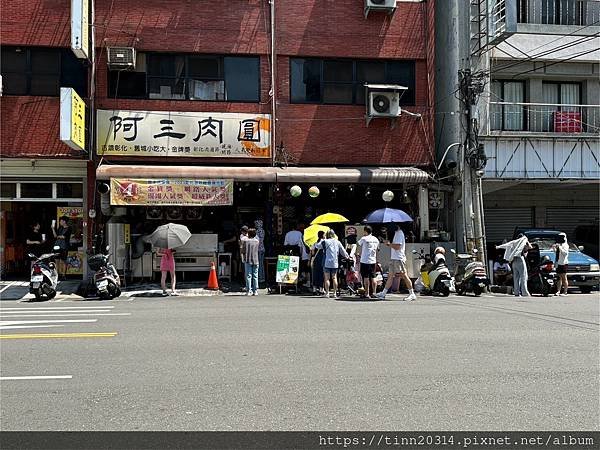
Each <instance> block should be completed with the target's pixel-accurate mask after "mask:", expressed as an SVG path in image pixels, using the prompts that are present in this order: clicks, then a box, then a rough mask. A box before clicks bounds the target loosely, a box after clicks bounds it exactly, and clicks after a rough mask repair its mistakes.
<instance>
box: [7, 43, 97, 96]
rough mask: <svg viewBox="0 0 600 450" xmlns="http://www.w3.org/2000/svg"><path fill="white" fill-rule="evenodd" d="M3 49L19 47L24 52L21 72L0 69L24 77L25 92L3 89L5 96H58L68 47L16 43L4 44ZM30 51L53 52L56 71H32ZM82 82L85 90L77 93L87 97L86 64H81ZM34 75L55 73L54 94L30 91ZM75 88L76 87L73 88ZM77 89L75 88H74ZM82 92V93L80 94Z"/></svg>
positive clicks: (63, 83)
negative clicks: (14, 92) (15, 92)
mask: <svg viewBox="0 0 600 450" xmlns="http://www.w3.org/2000/svg"><path fill="white" fill-rule="evenodd" d="M3 47H4V49H6V50H9V51H15V52H16V50H17V49H21V52H23V53H24V54H25V70H24V71H23V72H15V71H10V70H7V71H4V70H3V71H2V74H13V75H18V76H23V77H24V78H25V92H24V93H19V94H13V93H10V92H7V91H6V89H4V91H3V93H2V94H3V95H7V96H15V97H18V96H28V97H60V88H61V87H65V84H66V83H65V81H64V78H65V77H66V74H67V73H68V72H69V71H66V70H64V67H63V65H64V64H63V63H64V61H63V58H64V56H65V53H66V52H69V51H71V50H70V49H67V48H64V47H35V46H34V47H26V46H18V45H5V46H3ZM32 52H47V53H50V54H52V53H53V54H55V57H56V58H57V60H58V61H57V62H58V72H52V71H43V70H42V71H35V72H34V71H33V69H32ZM81 69H82V74H81V75H82V80H81V81H82V82H83V85H82V87H83V88H84V90H85V92H79V91H78V94H79V95H80V96H81V97H83V98H87V96H88V89H89V86H88V68H87V67H86V66H84V65H83V64H82V67H81ZM36 75H56V77H57V84H58V90H57V92H56V93H55V94H33V93H32V92H31V86H32V80H33V78H34V76H36ZM74 89H76V88H74ZM76 90H77V89H76ZM82 94H83V95H82Z"/></svg>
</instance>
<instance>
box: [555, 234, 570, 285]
mask: <svg viewBox="0 0 600 450" xmlns="http://www.w3.org/2000/svg"><path fill="white" fill-rule="evenodd" d="M553 248H554V250H555V251H556V273H557V274H558V282H557V283H556V294H554V295H560V296H566V295H567V291H568V289H569V280H568V279H567V271H568V268H569V244H568V243H567V235H566V234H565V233H560V234H559V235H558V242H557V243H556V244H554V246H553Z"/></svg>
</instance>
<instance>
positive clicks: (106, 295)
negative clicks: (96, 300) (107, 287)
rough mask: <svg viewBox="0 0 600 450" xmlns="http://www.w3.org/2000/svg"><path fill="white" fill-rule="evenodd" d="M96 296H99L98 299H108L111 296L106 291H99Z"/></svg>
mask: <svg viewBox="0 0 600 450" xmlns="http://www.w3.org/2000/svg"><path fill="white" fill-rule="evenodd" d="M98 297H100V300H110V299H111V298H112V297H111V296H110V294H109V293H108V292H102V293H99V294H98Z"/></svg>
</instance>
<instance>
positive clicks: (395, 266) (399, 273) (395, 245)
mask: <svg viewBox="0 0 600 450" xmlns="http://www.w3.org/2000/svg"><path fill="white" fill-rule="evenodd" d="M385 245H387V246H388V247H390V255H391V259H390V270H389V274H388V278H387V282H386V283H385V288H384V289H383V291H381V292H380V293H379V294H377V297H378V298H385V296H386V294H387V293H388V291H389V289H390V288H391V287H392V283H393V282H394V278H396V277H400V279H401V280H402V281H404V283H405V284H406V286H407V287H408V297H406V298H405V299H404V300H406V301H409V302H412V301H414V300H416V299H417V296H416V295H415V291H414V289H413V285H412V282H411V281H410V278H409V277H408V275H407V269H406V253H405V248H406V239H405V238H404V232H403V231H402V229H401V228H400V225H398V226H397V229H396V232H395V233H394V239H393V241H392V242H390V241H385Z"/></svg>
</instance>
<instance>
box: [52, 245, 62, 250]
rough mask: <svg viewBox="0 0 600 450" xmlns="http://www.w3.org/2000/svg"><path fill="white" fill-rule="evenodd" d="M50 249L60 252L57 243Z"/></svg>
mask: <svg viewBox="0 0 600 450" xmlns="http://www.w3.org/2000/svg"><path fill="white" fill-rule="evenodd" d="M52 250H54V251H55V252H60V247H59V246H58V245H55V246H54V247H52Z"/></svg>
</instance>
